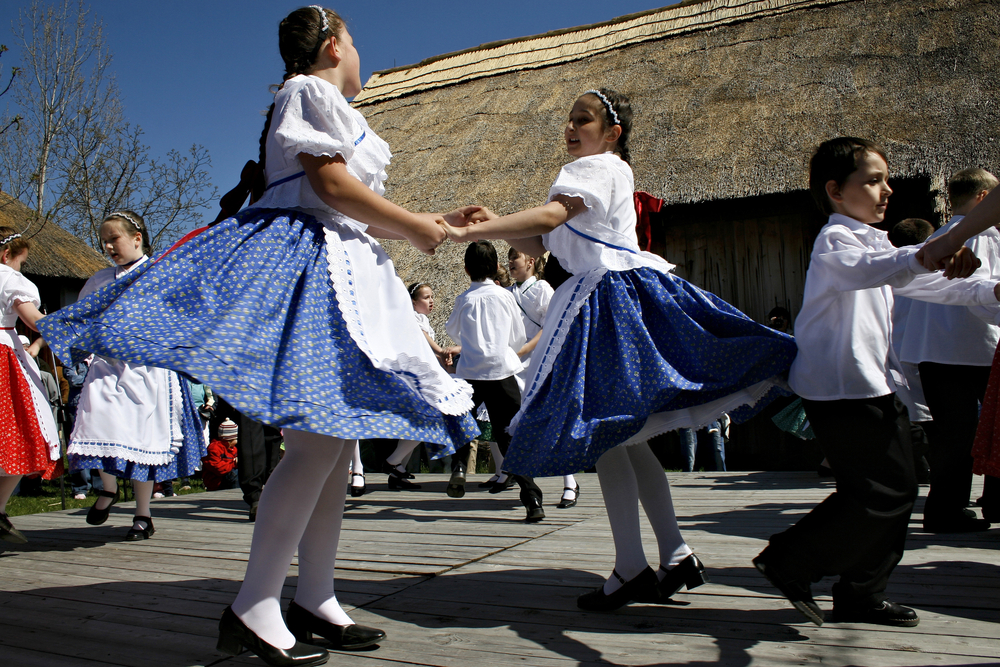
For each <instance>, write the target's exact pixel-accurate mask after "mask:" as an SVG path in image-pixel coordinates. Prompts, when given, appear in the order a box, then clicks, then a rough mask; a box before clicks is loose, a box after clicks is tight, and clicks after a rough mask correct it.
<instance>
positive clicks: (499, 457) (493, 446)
mask: <svg viewBox="0 0 1000 667" xmlns="http://www.w3.org/2000/svg"><path fill="white" fill-rule="evenodd" d="M490 456H492V457H493V469H494V470H496V471H497V472H496V474H497V476H499V475H502V474H503V473H502V472H500V471H501V470H503V454H501V453H500V445H498V444H497V443H495V442H491V443H490Z"/></svg>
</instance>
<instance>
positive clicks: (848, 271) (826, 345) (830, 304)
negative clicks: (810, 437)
mask: <svg viewBox="0 0 1000 667" xmlns="http://www.w3.org/2000/svg"><path fill="white" fill-rule="evenodd" d="M888 178H889V173H888V166H887V163H886V158H885V151H884V150H883V149H882V148H881V147H879V146H877V145H876V144H874V143H872V142H870V141H866V140H863V139H857V138H853V137H841V138H838V139H832V140H830V141H827V142H824V143H823V144H822V145H820V147H819V148H818V149H817V151H816V153H815V154H814V155H813V157H812V161H811V162H810V167H809V189H810V190H811V192H812V194H813V198H814V199H815V200H816V203H817V204H818V205H819V207H820V209H821V210H822V211H823V212H824V213H827V214H828V215H829V216H830V217H829V221H828V222H827V224H826V226H824V227H823V229H822V230H821V231H820V233H819V236H818V237H817V238H816V243H815V245H814V247H813V251H812V256H811V259H810V264H809V271H808V273H807V274H806V286H805V296H804V299H803V303H802V309H801V311H800V312H799V316H798V319H797V320H796V323H795V329H796V334H795V342H796V344H797V345H798V349H799V353H798V356H797V357H796V358H795V362H794V363H793V364H792V368H791V371H790V374H789V384H790V385H791V387H792V389H793V390H794V391H795V393H796V394H798V395H799V396H801V397H802V402H803V406H804V407H805V410H806V414H807V415H808V417H809V422H810V424H811V426H812V429H813V431H814V432H815V433H816V437H817V439H818V441H819V444H820V447H821V448H822V450H823V453H824V455H826V458H827V460H828V461H829V465H830V467H831V468H832V470H833V474H834V476H835V477H836V480H837V490H836V491H835V492H834V493H833V494H832V495H830V496H829V497H828V498H827V499H826V500H824V501H823V502H822V503H820V505H818V506H817V507H816V508H815V509H813V510H812V512H810V513H809V515H808V516H806V517H804V518H803V519H801V520H800V521H799V522H798V523H797V524H795V525H794V526H793V527H792V528H790V529H788V530H787V531H785V532H783V533H780V534H778V535H774V536H772V537H771V540H770V544H769V545H768V547H767V548H766V549H764V551H763V552H761V553H760V554H759V555H758V556H757V557H756V558H755V559H754V561H753V562H754V565H755V566H756V567H757V569H758V570H760V572H761V573H762V574H764V576H766V577H767V578H768V580H769V581H770V582H771V583H772V584H774V586H775V587H777V588H778V590H780V591H781V593H782V594H783V595H784V596H785V597H786V598H787V599H788V600H789V601H790V602H791V603H792V604H793V606H795V608H796V609H798V610H799V611H800V612H802V614H803V615H804V616H805V617H806V618H808V619H809V620H811V621H812V622H813V623H815V624H817V625H821V624H822V623H823V620H824V614H823V611H822V610H821V609H820V608H819V606H818V605H817V604H816V602H815V601H814V600H813V597H812V591H811V588H810V586H811V584H812V582H814V581H819V580H820V579H821V578H822V577H824V576H833V575H839V576H840V581H839V582H838V583H836V584H834V587H833V620H834V621H836V622H862V623H876V624H881V625H895V626H915V625H917V623H918V622H919V619H918V618H917V614H916V612H914V611H913V610H912V609H910V608H908V607H903V606H902V605H899V604H896V603H894V602H891V601H890V600H888V598H887V597H886V593H885V589H886V586H887V584H888V580H889V575H890V574H891V572H892V570H893V568H894V567H895V566H896V564H897V563H898V562H899V560H900V559H901V558H902V556H903V549H904V545H905V540H906V529H907V525H908V524H909V519H910V512H911V511H912V509H913V501H914V499H915V498H916V497H917V480H916V476H915V473H914V468H913V453H912V449H911V446H910V442H909V437H908V436H909V424H908V423H907V422H906V420H905V419H903V418H902V417H903V414H905V411H900V410H899V409H898V408H897V406H896V403H895V400H894V398H895V397H894V395H893V392H894V391H895V388H896V385H897V383H899V382H902V378H901V375H900V374H899V370H898V369H899V365H898V361H897V360H896V358H895V357H896V355H895V354H894V352H893V350H892V346H891V336H892V321H891V315H892V304H893V292H894V291H895V292H896V293H898V294H901V295H904V296H910V297H913V298H917V299H922V300H929V301H938V302H942V303H965V304H984V305H988V304H992V306H993V310H994V311H995V312H997V305H996V304H997V300H998V299H997V296H996V294H997V285H996V284H990V283H984V282H981V281H973V280H967V281H952V282H949V281H948V280H947V279H946V278H945V277H944V276H942V275H924V276H917V274H918V273H926V270H925V269H923V267H921V266H920V264H919V263H918V262H917V260H916V249H915V248H912V247H907V248H898V249H897V248H893V247H892V244H890V243H889V240H888V238H887V234H886V233H885V232H883V231H880V230H878V229H876V228H875V227H873V226H872V225H875V224H877V223H879V222H881V221H882V220H883V219H884V217H885V209H886V206H887V203H888V199H889V195H890V194H892V189H891V188H890V187H889V184H888ZM963 254H964V255H965V257H964V259H963V258H962V257H959V258H958V261H959V262H967V261H969V258H970V256H971V254H970V253H968V252H967V251H966V252H965V253H963Z"/></svg>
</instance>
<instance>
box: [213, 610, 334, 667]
mask: <svg viewBox="0 0 1000 667" xmlns="http://www.w3.org/2000/svg"><path fill="white" fill-rule="evenodd" d="M244 647H246V648H247V649H249V650H250V651H252V652H253V653H254V655H256V656H257V657H258V658H260V659H261V660H263V661H264V662H265V663H266V664H268V665H269V666H270V667H312V666H313V665H323V664H326V661H327V660H329V659H330V653H329V652H328V651H327V650H326V649H324V648H318V647H316V646H312V645H310V644H303V643H302V642H300V641H296V642H295V645H294V646H292V647H291V648H278V647H276V646H272V645H271V644H268V643H267V642H265V641H264V640H263V639H261V638H260V637H258V636H257V634H256V633H255V632H254V631H253V630H251V629H250V628H248V627H247V626H246V624H245V623H244V622H243V621H241V620H240V617H239V616H237V615H236V614H235V613H233V608H232V607H226V611H224V612H222V618H221V619H219V642H218V644H216V649H218V650H219V651H221V652H222V653H226V654H228V655H239V654H240V653H241V652H242V651H243V648H244Z"/></svg>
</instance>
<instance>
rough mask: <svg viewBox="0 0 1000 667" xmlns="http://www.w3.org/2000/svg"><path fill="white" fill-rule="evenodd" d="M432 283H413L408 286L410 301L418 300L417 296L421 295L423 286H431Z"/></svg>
mask: <svg viewBox="0 0 1000 667" xmlns="http://www.w3.org/2000/svg"><path fill="white" fill-rule="evenodd" d="M430 286H431V284H430V283H413V284H412V285H410V286H409V287H407V288H406V291H407V292H409V293H410V301H416V300H417V297H419V296H420V288H421V287H430Z"/></svg>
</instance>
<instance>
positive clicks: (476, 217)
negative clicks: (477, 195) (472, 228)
mask: <svg viewBox="0 0 1000 667" xmlns="http://www.w3.org/2000/svg"><path fill="white" fill-rule="evenodd" d="M477 208H479V210H478V211H476V212H475V213H473V214H472V215H470V216H469V224H470V225H474V224H476V223H477V222H484V221H486V220H492V219H493V218H499V217H500V216H499V215H497V214H496V213H494V212H493V211H491V210H490V209H488V208H486V207H485V206H480V207H477Z"/></svg>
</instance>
